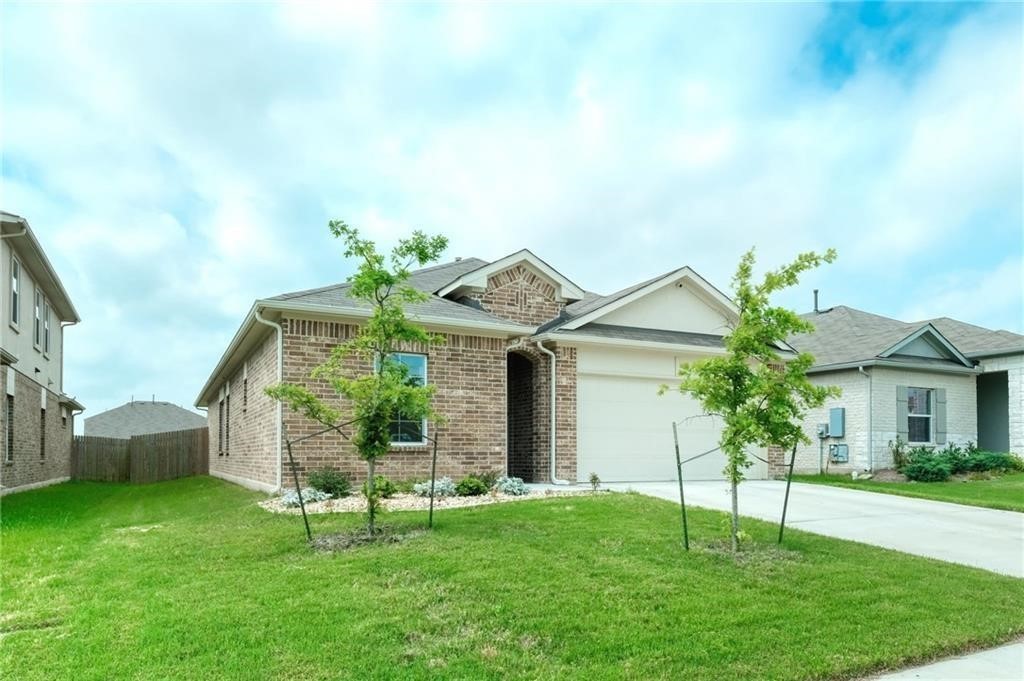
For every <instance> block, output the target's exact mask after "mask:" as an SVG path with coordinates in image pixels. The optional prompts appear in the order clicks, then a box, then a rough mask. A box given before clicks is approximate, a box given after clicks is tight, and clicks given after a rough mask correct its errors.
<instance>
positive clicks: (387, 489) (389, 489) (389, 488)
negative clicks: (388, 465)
mask: <svg viewBox="0 0 1024 681" xmlns="http://www.w3.org/2000/svg"><path fill="white" fill-rule="evenodd" d="M373 489H374V491H375V492H376V493H377V496H378V497H380V498H381V499H390V498H391V497H393V496H395V494H397V493H398V487H396V486H395V483H393V482H391V481H390V480H388V479H387V478H386V477H384V476H383V475H375V476H373ZM366 491H367V488H366V483H365V482H364V483H363V495H364V496H365V495H366Z"/></svg>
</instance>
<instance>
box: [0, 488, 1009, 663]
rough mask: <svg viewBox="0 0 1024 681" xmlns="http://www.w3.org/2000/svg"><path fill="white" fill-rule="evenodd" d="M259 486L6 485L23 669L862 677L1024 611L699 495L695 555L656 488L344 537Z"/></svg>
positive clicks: (992, 636)
mask: <svg viewBox="0 0 1024 681" xmlns="http://www.w3.org/2000/svg"><path fill="white" fill-rule="evenodd" d="M259 498H260V495H258V494H256V493H252V492H249V491H246V490H243V489H241V488H239V487H235V486H233V485H229V484H227V483H223V482H221V481H218V480H215V479H212V478H191V479H185V480H175V481H171V482H165V483H157V484H153V485H140V486H128V485H116V484H105V483H70V484H65V485H60V486H57V487H51V488H47V489H42V490H35V491H31V492H25V493H22V494H17V495H13V496H11V497H7V498H5V499H3V502H2V504H3V507H2V520H0V523H2V525H0V527H2V542H3V543H2V553H0V572H2V580H3V583H2V593H0V597H2V616H0V617H2V619H0V631H2V644H0V665H2V666H0V668H2V669H3V676H4V677H7V678H12V679H14V678H16V679H57V678H75V679H76V680H81V679H111V678H119V679H122V678H128V679H131V678H134V679H155V678H192V679H214V678H233V679H253V678H274V679H301V680H303V681H307V680H311V679H333V678H358V679H372V678H428V677H438V676H443V677H445V678H464V679H481V678H505V677H518V678H531V679H536V678H564V677H568V678H581V679H603V678H686V679H708V680H711V679H714V680H719V679H823V678H853V677H858V676H862V675H865V674H867V673H869V672H872V671H874V670H879V669H882V668H892V667H897V666H901V665H904V664H907V663H911V662H917V661H921V660H925V659H929V658H932V657H936V656H940V655H944V654H948V653H954V652H958V651H962V650H966V649H970V648H974V647H980V646H990V645H993V644H996V643H1000V642H1003V641H1006V640H1008V639H1012V638H1014V637H1018V636H1020V635H1021V634H1024V580H1015V579H1012V578H1010V577H1003V576H999V575H995V574H990V573H987V572H984V571H982V570H976V569H971V568H967V567H961V566H956V565H952V564H945V563H941V562H938V561H932V560H927V559H924V558H917V557H912V556H908V555H903V554H899V553H894V552H891V551H885V550H882V549H876V548H872V547H869V546H865V545H860V544H854V543H850V542H844V541H839V540H835V539H829V538H825V537H819V536H815V535H811V534H806V533H801V532H799V531H796V530H790V531H788V532H787V541H786V544H787V547H788V551H787V552H785V553H784V554H782V556H781V557H780V556H778V555H774V554H772V553H769V552H760V553H759V552H754V553H753V554H750V558H749V560H746V561H742V562H740V563H737V562H735V561H734V559H733V558H732V557H730V556H728V555H724V554H721V553H718V552H715V551H711V550H708V549H707V548H706V545H707V540H708V539H709V538H711V537H723V536H724V518H725V517H726V516H725V515H724V514H720V513H716V512H711V511H702V510H699V509H693V510H692V511H691V514H690V521H691V532H692V536H695V537H696V538H697V539H698V541H703V542H704V545H705V548H703V549H701V550H695V551H691V552H690V553H689V554H686V553H683V551H682V550H681V547H680V546H679V543H680V542H679V525H678V523H679V520H678V518H679V511H678V507H677V506H674V505H672V504H670V503H668V502H664V501H658V500H655V499H650V498H647V497H642V496H639V495H627V494H615V495H611V494H609V495H603V496H597V497H589V496H588V497H582V498H551V499H540V500H537V501H527V502H520V503H511V504H497V505H492V506H481V507H476V508H470V509H464V510H446V511H441V512H439V513H438V514H437V521H438V523H437V524H438V526H437V528H436V529H435V531H434V533H433V534H431V535H424V536H421V537H418V538H415V539H412V540H409V541H407V542H405V543H402V544H398V545H389V546H374V547H364V548H360V549H356V550H353V551H350V552H347V553H343V554H335V555H325V554H316V553H313V552H311V551H310V550H309V549H308V548H307V547H306V545H305V542H304V535H303V530H302V525H301V520H300V518H298V517H296V516H282V515H271V514H269V513H267V512H265V511H263V510H261V509H260V508H258V507H257V506H256V505H255V503H254V502H255V501H256V500H257V499H259ZM312 522H313V524H314V529H315V531H316V532H328V531H332V530H341V529H344V528H349V527H352V526H354V525H355V524H357V523H359V522H360V518H359V517H358V516H317V517H314V518H313V519H312ZM385 522H389V523H392V524H394V525H413V524H421V523H423V522H424V518H423V514H408V513H406V514H398V513H395V514H389V515H388V516H387V517H386V521H385ZM745 529H746V530H747V532H749V533H750V534H751V535H752V536H753V537H755V538H756V539H757V540H758V541H761V542H770V541H772V538H773V537H774V536H775V532H776V528H775V527H774V526H771V525H768V524H766V523H760V522H757V521H753V520H746V521H745Z"/></svg>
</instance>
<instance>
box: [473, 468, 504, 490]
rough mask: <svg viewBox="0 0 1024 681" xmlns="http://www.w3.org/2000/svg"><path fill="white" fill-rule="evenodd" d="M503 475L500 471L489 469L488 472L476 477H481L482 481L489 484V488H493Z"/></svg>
mask: <svg viewBox="0 0 1024 681" xmlns="http://www.w3.org/2000/svg"><path fill="white" fill-rule="evenodd" d="M501 475H502V474H501V472H500V471H487V472H486V473H481V474H480V475H478V476H476V477H477V478H479V479H480V482H482V483H484V484H485V485H487V489H493V488H494V486H495V485H496V484H497V483H498V478H500V477H501Z"/></svg>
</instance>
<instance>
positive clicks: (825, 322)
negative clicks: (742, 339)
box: [789, 305, 1024, 366]
mask: <svg viewBox="0 0 1024 681" xmlns="http://www.w3.org/2000/svg"><path fill="white" fill-rule="evenodd" d="M801 317H802V318H803V319H805V320H807V321H809V322H811V323H812V324H814V327H815V330H814V332H813V333H809V334H798V335H795V336H792V337H790V338H789V344H790V345H792V346H793V347H795V348H796V349H797V350H799V351H800V352H809V353H811V354H812V355H814V361H815V366H821V365H826V364H845V363H849V362H859V361H866V360H870V359H875V358H877V357H878V356H879V355H880V354H881V353H882V352H884V351H885V350H887V349H888V348H891V347H892V346H893V345H895V344H896V343H898V342H899V341H901V340H903V339H904V338H906V337H907V336H909V335H910V334H912V333H914V332H915V331H917V330H918V329H920V328H921V327H923V326H925V325H927V324H931V325H932V326H934V327H935V328H936V329H937V330H938V331H939V333H941V334H942V335H943V336H944V337H945V338H946V340H948V341H949V342H950V343H952V344H953V345H954V346H955V347H956V348H957V349H958V350H959V351H960V352H962V353H964V354H967V355H985V354H996V353H1000V352H1015V351H1016V352H1021V353H1024V336H1021V335H1019V334H1015V333H1011V332H1009V331H992V330H991V329H985V328H983V327H980V326H974V325H973V324H967V323H965V322H960V321H957V320H955V319H949V318H948V317H940V318H938V319H928V320H924V321H920V322H901V321H899V320H898V319H892V318H890V317H883V316H881V315H876V314H872V313H870V312H864V311H863V310H857V309H854V308H852V307H846V306H845V305H837V306H836V307H833V308H831V309H829V310H823V311H821V312H810V313H808V314H804V315H801Z"/></svg>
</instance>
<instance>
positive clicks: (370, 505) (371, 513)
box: [366, 459, 377, 537]
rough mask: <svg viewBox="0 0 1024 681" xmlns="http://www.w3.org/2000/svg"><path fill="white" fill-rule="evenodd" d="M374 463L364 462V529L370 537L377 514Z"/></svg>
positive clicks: (371, 461) (370, 461)
mask: <svg viewBox="0 0 1024 681" xmlns="http://www.w3.org/2000/svg"><path fill="white" fill-rule="evenodd" d="M374 463H375V461H374V460H373V459H370V460H368V461H367V462H366V472H367V476H368V477H367V478H366V529H367V531H368V532H369V533H370V536H371V537H372V536H373V533H374V530H375V529H376V528H375V526H374V520H375V516H376V514H377V485H376V482H377V481H376V480H374V472H373V469H374Z"/></svg>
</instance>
